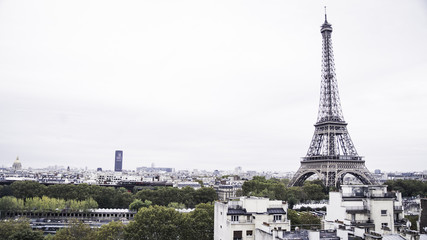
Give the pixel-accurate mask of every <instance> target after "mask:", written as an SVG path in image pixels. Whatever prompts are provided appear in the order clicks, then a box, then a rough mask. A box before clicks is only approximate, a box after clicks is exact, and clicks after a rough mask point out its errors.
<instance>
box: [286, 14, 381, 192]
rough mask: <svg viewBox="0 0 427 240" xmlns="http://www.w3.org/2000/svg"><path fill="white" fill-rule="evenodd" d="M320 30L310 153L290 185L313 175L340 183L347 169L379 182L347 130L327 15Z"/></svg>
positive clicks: (363, 179) (362, 178) (365, 179)
mask: <svg viewBox="0 0 427 240" xmlns="http://www.w3.org/2000/svg"><path fill="white" fill-rule="evenodd" d="M320 32H321V34H322V38H323V46H322V80H321V88H320V103H319V113H318V117H317V122H316V124H315V125H314V126H315V130H314V135H313V139H312V140H311V143H310V147H309V148H308V151H307V155H306V156H305V157H303V158H302V161H301V166H300V168H299V169H298V171H297V172H296V174H295V175H294V177H293V178H292V180H291V182H290V183H289V186H301V185H302V184H303V183H304V181H305V180H306V179H307V178H309V177H310V176H312V175H317V176H318V177H319V179H322V181H323V183H324V184H325V186H328V187H329V186H339V185H340V184H341V183H342V182H343V178H344V175H346V174H348V173H349V174H352V175H354V176H355V177H357V178H358V179H359V180H360V181H361V182H362V183H363V184H368V185H372V184H377V182H376V180H375V179H374V177H373V176H372V174H371V173H370V172H369V171H368V169H367V168H366V166H365V161H364V160H363V158H362V157H361V156H359V155H358V154H357V151H356V148H355V147H354V145H353V142H352V141H351V138H350V135H349V133H348V131H347V123H346V122H345V121H344V116H343V113H342V108H341V102H340V97H339V92H338V83H337V79H336V75H335V64H334V55H333V51H332V40H331V33H332V25H331V24H329V23H328V21H327V18H326V15H325V22H324V23H323V25H322V27H321V30H320Z"/></svg>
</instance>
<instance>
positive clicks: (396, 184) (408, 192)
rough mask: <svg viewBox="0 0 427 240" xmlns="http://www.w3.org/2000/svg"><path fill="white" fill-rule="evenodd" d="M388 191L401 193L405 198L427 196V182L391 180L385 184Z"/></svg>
mask: <svg viewBox="0 0 427 240" xmlns="http://www.w3.org/2000/svg"><path fill="white" fill-rule="evenodd" d="M384 184H385V185H387V190H388V191H399V192H401V193H402V196H403V197H415V196H421V197H425V196H427V182H421V181H417V180H401V179H399V180H389V181H386V182H385V183H384Z"/></svg>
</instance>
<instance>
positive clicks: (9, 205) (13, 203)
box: [0, 196, 24, 211]
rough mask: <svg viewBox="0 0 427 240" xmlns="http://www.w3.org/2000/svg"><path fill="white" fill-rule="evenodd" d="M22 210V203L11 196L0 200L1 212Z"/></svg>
mask: <svg viewBox="0 0 427 240" xmlns="http://www.w3.org/2000/svg"><path fill="white" fill-rule="evenodd" d="M22 209H24V201H23V200H22V199H17V198H16V197H12V196H5V197H2V198H0V210H1V211H15V210H22Z"/></svg>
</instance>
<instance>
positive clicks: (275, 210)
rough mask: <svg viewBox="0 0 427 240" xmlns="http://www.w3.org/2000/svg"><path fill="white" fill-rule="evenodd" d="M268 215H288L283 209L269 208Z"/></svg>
mask: <svg viewBox="0 0 427 240" xmlns="http://www.w3.org/2000/svg"><path fill="white" fill-rule="evenodd" d="M267 212H268V214H286V212H285V210H283V208H267Z"/></svg>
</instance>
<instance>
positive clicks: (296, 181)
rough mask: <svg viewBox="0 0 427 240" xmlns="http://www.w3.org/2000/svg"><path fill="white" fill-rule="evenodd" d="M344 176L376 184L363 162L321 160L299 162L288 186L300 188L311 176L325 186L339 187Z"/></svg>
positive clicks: (368, 183)
mask: <svg viewBox="0 0 427 240" xmlns="http://www.w3.org/2000/svg"><path fill="white" fill-rule="evenodd" d="M346 174H351V175H353V176H355V177H356V178H357V179H359V180H360V181H361V182H362V183H363V184H366V185H372V184H376V180H375V179H374V178H373V177H372V174H371V173H370V172H369V171H368V169H367V168H366V167H365V161H363V160H348V159H345V157H344V156H343V159H339V157H337V159H321V158H318V159H316V160H314V159H313V160H305V161H301V166H300V168H299V169H298V171H297V173H296V174H295V175H294V177H293V178H292V181H291V183H290V184H289V185H290V186H302V185H303V184H304V181H305V180H307V178H309V177H311V176H312V175H315V176H317V177H318V178H319V179H321V180H322V181H323V183H324V184H325V186H339V185H341V184H342V182H343V178H344V176H345V175H346Z"/></svg>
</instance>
